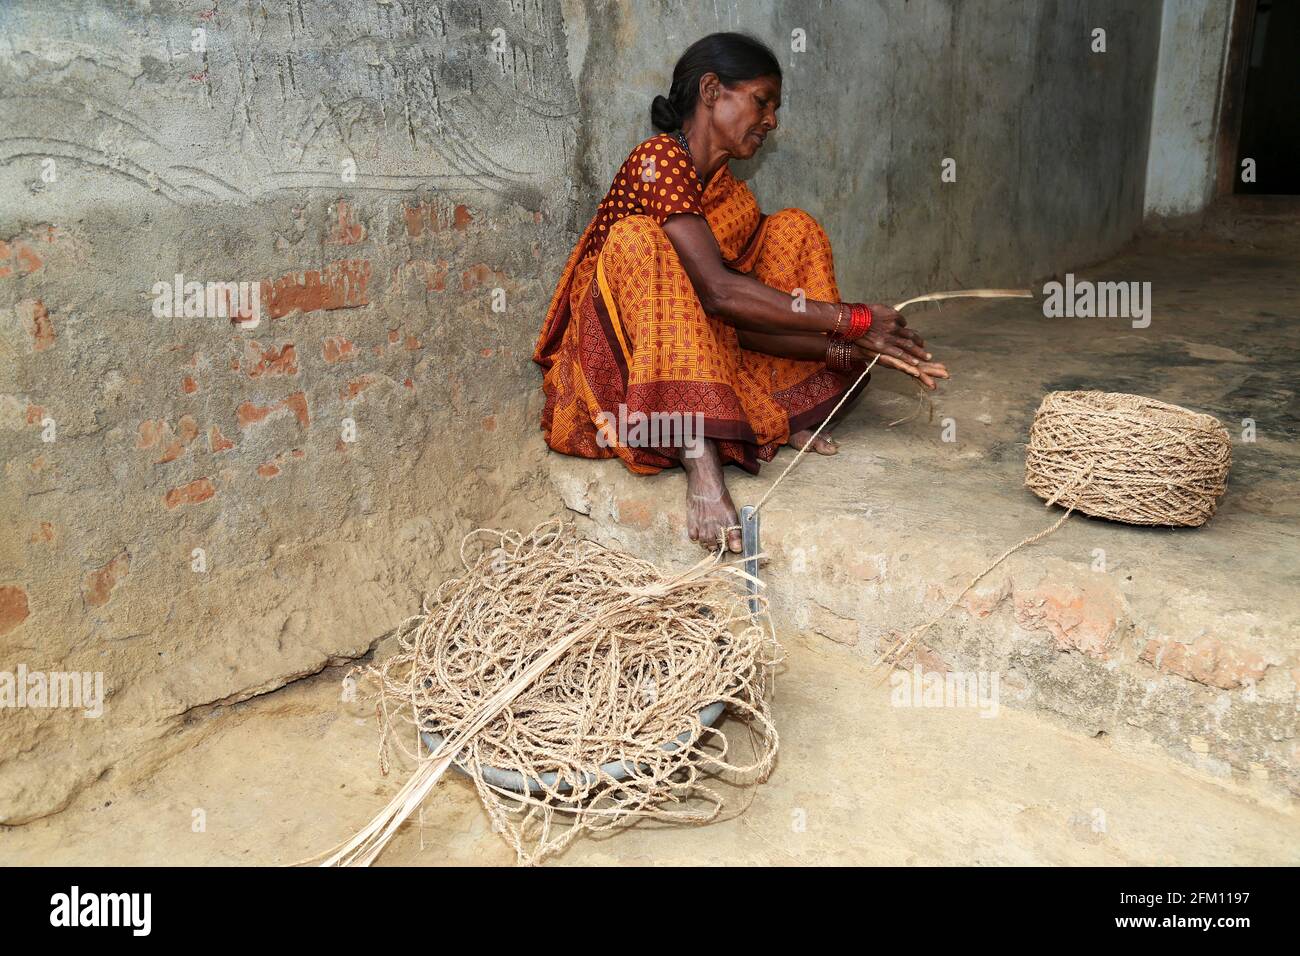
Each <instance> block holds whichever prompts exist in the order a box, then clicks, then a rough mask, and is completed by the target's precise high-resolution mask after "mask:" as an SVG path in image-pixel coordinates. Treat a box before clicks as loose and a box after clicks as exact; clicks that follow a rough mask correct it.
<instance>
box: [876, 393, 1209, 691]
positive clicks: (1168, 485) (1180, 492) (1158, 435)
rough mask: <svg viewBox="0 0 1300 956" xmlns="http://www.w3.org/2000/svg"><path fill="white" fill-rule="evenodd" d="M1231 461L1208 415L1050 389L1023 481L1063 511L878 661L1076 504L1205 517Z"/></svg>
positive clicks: (1165, 519)
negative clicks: (1063, 509) (1051, 390)
mask: <svg viewBox="0 0 1300 956" xmlns="http://www.w3.org/2000/svg"><path fill="white" fill-rule="evenodd" d="M1231 465H1232V442H1231V439H1230V438H1229V437H1228V430H1227V429H1226V428H1224V427H1223V425H1222V424H1220V423H1219V421H1218V420H1217V419H1215V418H1213V417H1211V416H1209V415H1202V414H1200V413H1199V412H1193V411H1190V410H1188V409H1186V408H1181V407H1179V406H1177V405H1169V404H1166V403H1165V402H1160V401H1156V400H1155V399H1154V398H1143V397H1142V396H1141V395H1127V394H1124V393H1123V392H1048V393H1047V396H1046V397H1045V398H1044V399H1043V401H1042V404H1040V405H1039V406H1038V412H1037V413H1036V414H1035V415H1034V422H1033V424H1032V425H1031V426H1030V429H1029V450H1028V452H1027V453H1026V455H1025V485H1026V487H1028V488H1029V489H1030V490H1031V491H1033V493H1034V494H1036V495H1038V497H1040V498H1042V499H1043V500H1044V502H1045V503H1046V504H1047V505H1048V506H1049V507H1050V506H1051V505H1053V504H1059V505H1062V506H1064V507H1065V509H1066V510H1065V514H1063V515H1061V517H1060V518H1058V519H1057V520H1056V521H1055V522H1054V523H1053V524H1051V525H1050V526H1049V527H1047V528H1044V529H1043V530H1042V531H1039V532H1037V533H1036V534H1032V535H1030V536H1029V537H1027V538H1025V539H1024V540H1023V541H1021V542H1020V543H1019V544H1016V545H1013V546H1012V547H1010V548H1008V549H1007V550H1006V551H1003V552H1002V554H1000V555H999V556H998V557H997V558H995V559H994V560H993V561H992V562H991V563H990V564H989V565H987V566H986V567H985V568H984V569H983V570H982V571H980V572H979V573H978V574H976V575H975V576H974V577H972V578H971V579H970V581H969V583H967V585H966V586H965V587H964V588H962V589H961V591H959V592H958V593H957V596H956V597H954V598H953V599H952V600H951V601H949V602H948V605H947V607H945V608H944V609H943V610H942V611H940V612H939V613H938V614H936V615H935V616H934V617H932V618H930V620H928V621H926V622H925V623H924V624H921V625H919V626H917V627H914V628H913V629H912V630H910V631H908V632H907V633H906V634H904V635H903V636H902V637H900V638H899V639H898V640H896V641H895V642H894V643H893V645H891V646H890V647H889V648H888V649H887V650H886V651H885V652H884V653H883V654H881V655H880V657H879V658H877V660H876V663H877V664H878V665H885V666H886V667H887V670H886V672H885V676H887V675H888V673H889V671H892V670H893V669H894V668H895V667H897V666H898V665H899V664H901V663H902V662H903V661H904V660H905V659H906V657H907V655H908V654H909V653H910V652H911V651H912V650H913V649H914V648H915V647H916V645H917V643H918V641H920V639H921V637H922V636H923V635H924V634H925V633H926V632H927V631H929V630H930V628H931V627H933V626H934V625H935V624H937V623H938V622H939V621H940V620H942V619H943V618H944V617H945V616H946V615H947V614H948V612H949V611H951V610H952V609H953V608H954V607H956V606H957V602H958V601H960V600H961V599H962V598H963V597H965V596H966V593H967V592H968V591H969V590H970V589H971V588H973V587H974V586H975V585H976V584H978V583H979V582H980V580H981V579H982V578H983V577H984V576H985V575H986V574H988V573H989V572H990V571H992V570H993V569H994V568H996V567H997V566H998V565H999V564H1001V563H1002V562H1003V561H1005V560H1006V559H1007V558H1009V557H1010V556H1011V555H1013V554H1015V553H1016V552H1017V551H1019V550H1020V549H1021V548H1024V547H1027V546H1028V545H1031V544H1034V543H1035V542H1038V541H1041V540H1042V539H1043V538H1046V537H1047V536H1048V535H1050V534H1052V533H1053V532H1055V531H1056V530H1057V529H1058V528H1059V527H1061V525H1063V524H1065V522H1066V521H1067V520H1068V519H1069V517H1070V515H1072V514H1073V513H1074V512H1075V511H1081V512H1083V513H1084V514H1088V515H1093V516H1095V517H1098V518H1110V519H1112V520H1114V521H1123V522H1125V523H1127V524H1137V525H1165V526H1171V527H1175V526H1186V527H1197V526H1200V525H1202V524H1204V523H1205V522H1206V521H1208V520H1209V519H1210V518H1211V517H1212V516H1213V515H1214V512H1215V509H1216V508H1217V507H1218V501H1219V498H1220V497H1221V496H1222V495H1223V493H1224V491H1225V490H1226V489H1227V482H1228V469H1229V467H1230V466H1231ZM883 679H884V678H883V677H882V680H883Z"/></svg>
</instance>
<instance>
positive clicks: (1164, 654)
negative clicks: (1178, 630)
mask: <svg viewBox="0 0 1300 956" xmlns="http://www.w3.org/2000/svg"><path fill="white" fill-rule="evenodd" d="M1141 658H1142V660H1144V661H1146V662H1147V663H1148V664H1150V665H1151V666H1152V667H1154V668H1156V669H1157V670H1159V671H1160V672H1162V673H1165V674H1174V675H1176V676H1178V677H1182V678H1184V679H1186V680H1191V681H1196V682H1197V683H1198V684H1205V685H1206V686H1207V687H1218V688H1220V689H1221V690H1233V689H1235V688H1238V687H1241V686H1242V685H1244V684H1245V683H1246V682H1247V681H1258V680H1259V679H1260V678H1261V677H1263V676H1264V672H1265V671H1266V670H1268V664H1267V662H1265V660H1264V658H1263V657H1262V656H1260V655H1259V654H1256V653H1254V652H1252V651H1247V650H1242V649H1238V648H1234V647H1232V646H1230V645H1227V644H1224V643H1223V642H1222V641H1220V640H1218V639H1217V638H1214V637H1210V636H1209V635H1202V636H1201V637H1198V638H1197V639H1196V640H1194V641H1192V642H1191V643H1190V644H1184V643H1181V642H1179V641H1176V640H1174V639H1173V638H1169V637H1160V638H1156V639H1154V640H1150V641H1147V645H1146V647H1144V648H1143V649H1142V654H1141Z"/></svg>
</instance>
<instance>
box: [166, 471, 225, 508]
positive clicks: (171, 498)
mask: <svg viewBox="0 0 1300 956" xmlns="http://www.w3.org/2000/svg"><path fill="white" fill-rule="evenodd" d="M216 493H217V489H216V488H215V487H214V486H213V484H212V481H211V479H208V478H196V479H194V480H193V481H191V482H190V483H189V484H186V485H180V486H179V487H176V488H173V489H172V490H171V491H169V492H167V494H166V495H164V496H163V504H164V505H166V506H167V508H168V509H169V510H170V509H172V508H175V507H178V506H179V505H197V504H202V503H203V502H205V501H207V500H208V499H209V498H211V497H212V496H213V495H215V494H216Z"/></svg>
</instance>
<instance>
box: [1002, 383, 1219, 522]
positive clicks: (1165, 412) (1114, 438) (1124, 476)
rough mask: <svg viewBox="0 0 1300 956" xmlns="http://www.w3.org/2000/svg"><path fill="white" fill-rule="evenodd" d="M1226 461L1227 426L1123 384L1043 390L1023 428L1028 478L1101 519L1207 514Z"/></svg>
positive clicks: (1194, 518)
mask: <svg viewBox="0 0 1300 956" xmlns="http://www.w3.org/2000/svg"><path fill="white" fill-rule="evenodd" d="M1231 464H1232V442H1231V440H1230V439H1229V437H1228V430H1227V429H1226V428H1224V427H1223V425H1221V424H1220V423H1219V422H1218V421H1217V420H1216V419H1214V418H1212V417H1211V416H1209V415H1202V414H1199V413H1198V412H1193V411H1189V410H1188V409H1186V408H1180V407H1178V406H1177V405H1168V404H1166V403H1164V402H1158V401H1156V400H1155V399H1151V398H1143V397H1142V396H1140V395H1125V394H1123V393H1121V392H1049V393H1048V395H1047V397H1045V398H1044V399H1043V403H1042V404H1041V405H1040V406H1039V407H1038V414H1036V415H1035V416H1034V424H1033V426H1032V427H1031V428H1030V430H1029V451H1028V453H1027V454H1026V456H1025V486H1026V487H1027V488H1029V490H1030V491H1032V492H1033V493H1034V494H1036V495H1038V497H1040V498H1042V499H1044V500H1045V501H1047V502H1049V503H1052V502H1055V503H1058V504H1061V505H1066V506H1068V507H1071V508H1074V509H1075V510H1076V511H1082V512H1083V513H1084V514H1087V515H1093V516H1094V517H1098V518H1110V519H1112V520H1114V521H1123V522H1126V523H1128V524H1139V525H1170V526H1179V525H1181V526H1189V527H1196V526H1198V525H1202V524H1204V523H1205V522H1206V521H1208V520H1209V519H1210V518H1211V517H1212V516H1213V515H1214V511H1215V508H1216V507H1217V505H1218V500H1219V498H1220V496H1222V494H1223V493H1224V491H1225V490H1226V488H1227V481H1228V468H1229V466H1231ZM1085 472H1087V473H1088V477H1087V480H1081V476H1083V475H1084V473H1085Z"/></svg>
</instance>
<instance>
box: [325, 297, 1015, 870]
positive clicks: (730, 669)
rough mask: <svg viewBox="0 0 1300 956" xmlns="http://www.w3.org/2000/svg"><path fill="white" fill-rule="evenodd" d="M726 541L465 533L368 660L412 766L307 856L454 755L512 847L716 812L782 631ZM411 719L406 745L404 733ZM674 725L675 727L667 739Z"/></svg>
mask: <svg viewBox="0 0 1300 956" xmlns="http://www.w3.org/2000/svg"><path fill="white" fill-rule="evenodd" d="M1028 296H1029V293H1027V292H1023V291H1020V290H1015V289H969V290H959V291H955V292H935V293H930V294H929V295H924V296H918V297H916V298H914V299H909V300H907V301H906V302H903V303H900V304H899V305H898V306H897V308H898V309H899V310H901V309H903V308H905V307H907V306H909V305H912V304H915V303H920V302H929V301H939V300H943V299H950V298H966V297H970V298H1013V297H1019V298H1023V297H1028ZM877 358H878V356H877ZM874 364H875V361H874V360H873V361H872V363H871V365H874ZM871 365H869V366H867V368H866V369H864V370H863V371H862V373H861V374H860V375H859V376H858V379H857V381H856V382H855V383H854V386H853V387H854V388H856V386H857V385H859V384H861V382H862V380H863V379H864V378H865V377H866V376H867V374H868V373H869V372H870V370H871ZM852 390H853V389H852V388H851V389H849V390H846V392H845V395H844V397H843V398H841V400H840V402H839V404H837V405H836V406H835V408H834V409H833V410H832V411H831V414H830V415H828V416H827V418H826V420H825V421H823V422H822V423H821V425H819V426H818V428H817V430H816V431H815V432H814V433H813V436H812V438H810V439H809V440H808V442H806V443H805V444H804V446H803V448H801V449H799V452H798V454H797V455H796V456H795V457H794V459H793V460H792V461H791V462H790V464H789V465H788V466H787V467H786V469H785V471H783V472H782V473H781V475H780V477H778V478H777V479H776V481H774V482H773V483H772V485H771V487H770V488H769V489H768V491H767V493H766V494H765V495H764V496H763V499H762V501H760V502H759V504H758V506H757V507H758V508H761V507H762V506H763V504H764V503H765V502H766V501H767V500H768V498H769V497H770V496H771V494H772V493H773V492H774V491H775V490H776V487H777V486H778V485H779V484H780V483H781V481H782V480H783V479H784V478H785V476H786V475H788V474H789V473H790V470H791V469H792V468H793V467H794V466H795V465H796V464H797V463H798V462H799V461H800V459H802V458H803V456H804V454H805V453H806V452H807V451H808V448H809V446H810V445H811V444H812V442H813V441H814V440H815V439H816V437H817V436H818V435H820V434H821V432H822V430H823V429H824V428H825V427H826V424H827V422H829V421H830V419H831V417H833V416H834V414H835V413H836V412H838V411H839V409H840V408H841V407H842V406H843V405H844V403H845V401H846V400H847V398H848V396H849V394H851V392H852ZM480 536H483V537H485V538H487V539H488V541H487V543H489V544H495V546H494V547H491V548H487V547H481V549H480V551H479V552H478V554H477V556H474V557H471V556H470V555H469V554H468V551H467V548H468V546H469V544H470V543H471V541H474V540H476V539H477V538H478V537H480ZM480 545H482V542H480ZM724 554H725V546H724V545H721V544H720V546H719V550H718V551H717V552H716V553H715V554H713V555H711V556H710V557H708V558H705V559H703V560H702V561H700V562H699V563H698V564H696V565H695V566H694V567H692V568H690V569H688V570H687V571H684V572H682V573H679V574H666V573H664V572H661V571H660V570H659V569H657V568H656V567H655V566H654V565H652V564H650V563H649V562H647V561H643V560H641V559H639V558H636V557H634V556H632V555H629V554H626V553H624V552H619V551H612V550H609V549H605V548H602V547H600V546H599V545H596V544H594V543H592V542H589V541H584V540H582V539H579V538H576V537H575V536H574V535H573V534H572V533H571V532H570V531H569V530H567V529H565V528H563V526H561V525H560V524H559V523H558V522H557V523H549V524H545V525H539V526H538V527H537V528H534V529H533V531H532V532H530V533H528V534H526V535H520V534H517V533H514V532H500V531H489V530H487V529H478V530H477V531H475V532H471V533H470V534H469V535H468V536H466V538H465V540H464V541H463V542H462V545H461V558H462V563H463V564H464V566H465V572H466V573H465V574H463V575H462V576H461V577H459V578H456V579H454V580H451V581H448V582H446V584H444V585H443V587H442V588H441V589H440V590H439V592H438V594H437V595H436V597H435V598H434V599H433V600H432V601H431V602H426V603H425V606H424V608H423V609H422V613H421V614H418V615H416V616H414V617H412V618H410V619H409V620H407V621H406V622H405V623H404V624H403V625H402V626H401V627H400V628H399V641H400V646H401V652H400V653H398V654H397V655H395V656H393V657H390V658H389V659H387V660H386V661H384V662H383V663H382V664H380V665H378V666H375V667H371V668H367V672H368V673H369V675H370V676H372V677H373V678H374V679H375V680H376V682H377V684H378V687H379V692H378V705H377V706H378V712H379V716H380V722H381V728H382V731H381V741H380V762H381V767H382V768H383V769H384V770H385V772H386V771H387V769H388V759H387V753H388V750H387V748H388V746H389V745H390V744H394V743H396V745H398V746H400V747H402V749H404V750H405V751H406V752H407V754H408V755H409V756H411V757H412V758H413V759H416V760H417V761H418V764H417V769H416V770H415V772H414V773H413V774H412V775H411V777H410V778H409V779H408V780H407V781H406V783H405V784H403V786H402V788H401V790H400V791H399V792H398V793H397V795H396V796H395V797H394V798H393V799H392V800H391V801H390V802H389V803H388V805H387V806H385V807H384V808H383V809H382V810H381V811H380V812H379V813H378V814H377V815H376V816H375V817H374V819H372V820H371V821H370V822H369V823H368V824H367V825H366V826H365V827H363V828H362V829H361V830H360V831H359V832H358V833H357V834H355V835H354V836H353V837H351V838H350V839H349V840H347V841H345V842H344V843H342V844H340V845H339V846H337V847H334V848H333V849H332V850H329V851H327V852H326V853H325V854H321V855H319V856H317V857H314V858H312V859H313V860H319V859H321V858H322V857H324V863H323V865H326V866H330V865H345V866H348V865H362V866H364V865H369V864H370V863H372V862H373V861H374V860H375V859H376V858H377V857H378V856H379V854H380V853H381V852H382V851H383V848H384V847H385V846H386V845H387V844H388V841H389V840H391V839H392V837H393V836H394V834H395V833H396V832H397V830H398V828H399V827H400V826H401V825H402V824H403V822H405V821H406V820H407V819H408V818H409V817H410V815H411V814H412V813H414V812H415V811H416V810H417V809H418V808H419V807H420V806H421V805H422V803H423V802H424V800H425V798H426V797H427V796H428V795H429V793H430V792H431V791H432V790H433V788H434V787H435V786H436V785H437V783H438V781H439V780H440V779H441V778H442V775H443V774H444V773H445V772H446V771H447V769H448V767H450V766H451V763H452V761H453V759H455V760H456V761H457V762H458V763H459V764H460V765H461V766H463V767H464V768H465V769H466V770H468V772H469V773H470V774H471V776H472V777H473V779H474V784H475V786H476V788H477V789H478V792H479V795H480V797H481V798H482V800H483V804H484V806H485V807H486V808H487V811H488V813H489V815H490V816H491V818H492V820H493V823H494V827H495V828H496V829H497V830H499V831H500V832H501V833H502V834H503V835H504V836H505V838H506V840H507V841H508V842H509V843H510V845H511V846H512V847H513V848H514V850H515V853H516V855H517V857H518V859H519V861H520V862H523V863H537V862H540V861H542V860H543V859H544V858H546V857H547V856H549V855H551V854H553V853H555V852H556V851H558V850H560V849H562V848H563V847H564V846H565V845H567V844H568V842H569V841H571V840H572V839H573V838H574V837H575V836H577V835H578V834H579V833H581V832H583V831H584V830H602V829H608V828H611V827H614V826H618V825H620V824H624V823H628V822H631V821H634V820H637V819H641V818H645V817H656V818H668V819H670V820H674V821H686V822H706V821H708V820H711V819H714V818H715V817H716V816H717V815H718V813H719V812H720V811H721V808H722V799H721V797H720V796H719V794H718V793H717V792H716V791H715V790H713V789H712V788H710V787H709V786H707V784H706V783H705V782H704V777H703V774H704V773H705V772H714V771H718V770H721V771H726V772H730V773H732V774H736V775H739V776H742V777H748V778H750V779H753V780H756V781H761V780H763V779H765V778H766V776H767V774H768V773H769V772H770V770H771V768H772V765H773V762H774V761H775V758H776V751H777V746H778V737H777V732H776V728H775V726H774V725H773V723H772V719H771V715H770V713H769V711H768V706H767V696H768V692H769V691H770V689H771V681H772V674H773V671H774V667H775V665H776V664H777V663H778V662H779V660H780V646H779V644H778V643H777V642H776V639H775V635H774V634H773V633H772V632H771V619H770V616H769V615H768V613H767V600H766V598H765V597H763V596H762V595H761V594H760V595H759V596H758V601H759V602H760V609H759V613H758V614H757V615H754V616H753V617H751V616H750V613H749V607H748V601H749V599H750V596H749V595H747V594H745V593H744V592H743V591H742V590H741V589H740V588H738V587H737V586H736V585H737V583H738V581H737V580H735V579H741V580H753V579H752V578H750V577H749V575H747V574H745V572H743V571H742V570H741V569H740V568H738V567H736V566H735V565H734V564H727V563H723V561H722V558H723V555H724ZM760 557H761V555H760ZM759 583H760V584H761V582H759ZM764 625H766V627H764ZM719 701H721V702H724V703H725V704H726V705H727V707H728V710H729V711H730V712H731V713H732V714H733V715H734V716H738V717H740V718H741V719H742V721H743V722H744V726H745V727H746V728H747V730H748V736H749V738H750V741H751V746H752V750H753V754H754V756H753V757H752V759H749V760H747V761H737V760H736V758H733V757H731V755H730V751H731V747H730V744H729V742H728V740H727V738H726V736H725V734H724V733H723V732H722V731H721V730H719V729H717V728H705V727H703V726H702V724H701V723H700V721H699V717H698V714H699V712H700V711H701V710H703V709H704V708H705V707H707V706H709V705H710V704H713V703H716V702H719ZM420 730H426V731H432V732H434V733H437V734H439V735H440V736H442V738H443V742H442V745H441V746H440V747H439V748H438V749H437V751H436V752H434V753H433V754H426V753H425V752H424V749H423V748H422V745H421V743H420V738H419V731H420ZM408 734H409V737H410V740H411V744H412V745H411V746H409V747H408V746H407V745H406V744H405V743H403V742H402V738H404V737H407V735H408ZM682 734H685V736H686V741H685V743H684V744H682V745H680V746H677V747H676V748H675V749H672V750H666V749H665V748H664V747H663V744H664V743H667V742H669V741H676V739H677V738H678V737H679V736H681V735H682ZM616 761H617V762H620V763H621V764H622V765H623V766H624V767H625V768H627V769H629V770H630V771H631V772H630V774H629V775H628V776H627V777H626V778H625V779H622V780H615V779H614V778H613V777H612V776H610V775H609V774H607V773H606V772H605V771H604V770H602V769H601V768H602V767H603V766H605V765H608V764H611V763H614V762H616ZM486 768H496V769H500V770H513V771H515V772H517V773H518V774H520V775H521V776H522V777H523V778H524V779H526V780H539V781H540V780H541V779H542V775H543V774H545V773H548V772H550V773H555V774H557V778H556V780H555V784H554V785H552V786H549V787H547V788H545V789H544V791H543V792H542V793H541V794H521V793H515V792H513V791H508V790H502V789H499V788H497V787H494V786H493V785H491V784H490V783H489V782H488V781H487V780H486V779H485V777H484V773H483V771H484V770H485V769H486ZM688 801H689V803H688ZM670 807H677V809H669V808H670ZM304 862H311V861H304Z"/></svg>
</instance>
